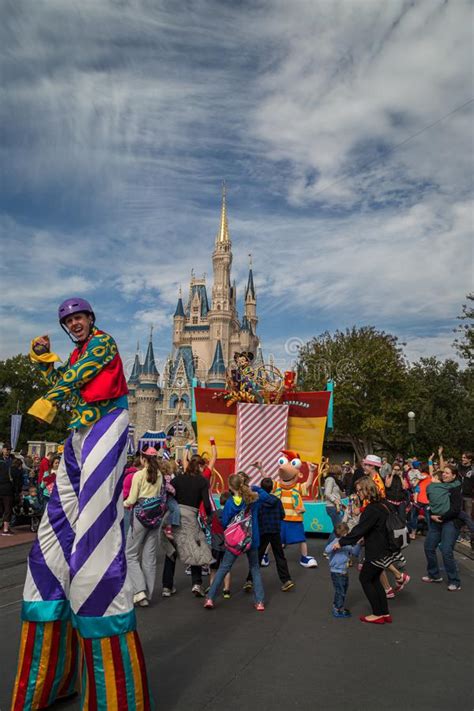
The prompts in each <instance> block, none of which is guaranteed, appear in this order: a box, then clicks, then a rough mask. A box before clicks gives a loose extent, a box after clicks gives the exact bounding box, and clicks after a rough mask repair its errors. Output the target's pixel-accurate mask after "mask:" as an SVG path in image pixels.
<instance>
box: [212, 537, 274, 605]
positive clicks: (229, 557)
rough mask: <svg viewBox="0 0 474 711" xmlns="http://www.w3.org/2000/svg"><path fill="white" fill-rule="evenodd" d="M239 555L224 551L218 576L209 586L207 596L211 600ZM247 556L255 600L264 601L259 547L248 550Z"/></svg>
mask: <svg viewBox="0 0 474 711" xmlns="http://www.w3.org/2000/svg"><path fill="white" fill-rule="evenodd" d="M238 557H239V556H237V555H234V554H233V553H231V552H230V551H226V552H225V553H224V558H223V559H222V563H221V564H220V566H219V570H218V571H217V573H216V577H215V578H214V581H213V583H212V585H211V587H210V588H209V592H208V593H207V596H206V597H208V598H209V599H210V600H213V599H214V598H215V596H216V595H217V591H218V590H219V588H220V586H221V585H222V583H223V581H224V578H225V576H226V575H227V573H230V571H231V569H232V566H233V565H234V563H235V561H236V560H237V558H238ZM247 558H248V562H249V568H250V572H251V574H252V582H253V596H254V598H255V602H264V599H265V592H264V590H263V582H262V575H261V573H260V560H259V558H258V548H251V549H250V550H249V551H247Z"/></svg>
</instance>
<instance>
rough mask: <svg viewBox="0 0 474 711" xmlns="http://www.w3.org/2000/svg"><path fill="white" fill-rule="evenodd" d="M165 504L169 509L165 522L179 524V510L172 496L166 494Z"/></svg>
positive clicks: (173, 524) (172, 524)
mask: <svg viewBox="0 0 474 711" xmlns="http://www.w3.org/2000/svg"><path fill="white" fill-rule="evenodd" d="M166 506H167V508H168V511H169V514H168V521H167V523H169V525H170V526H179V525H180V524H181V512H180V510H179V504H178V502H177V501H176V499H175V498H174V496H168V498H167V500H166Z"/></svg>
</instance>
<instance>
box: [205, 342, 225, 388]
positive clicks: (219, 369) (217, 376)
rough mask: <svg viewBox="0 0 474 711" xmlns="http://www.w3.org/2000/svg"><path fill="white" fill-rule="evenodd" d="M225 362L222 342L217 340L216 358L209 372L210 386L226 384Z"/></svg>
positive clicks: (218, 386) (215, 386)
mask: <svg viewBox="0 0 474 711" xmlns="http://www.w3.org/2000/svg"><path fill="white" fill-rule="evenodd" d="M225 372H226V367H225V362H224V356H223V353H222V343H221V342H220V341H217V343H216V350H215V351H214V358H213V360H212V364H211V367H210V368H209V373H208V387H210V388H222V387H223V386H224V385H225Z"/></svg>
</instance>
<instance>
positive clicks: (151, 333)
mask: <svg viewBox="0 0 474 711" xmlns="http://www.w3.org/2000/svg"><path fill="white" fill-rule="evenodd" d="M152 339H153V324H152V323H151V324H150V341H151V340H152Z"/></svg>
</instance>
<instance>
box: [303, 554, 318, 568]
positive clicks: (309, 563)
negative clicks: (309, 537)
mask: <svg viewBox="0 0 474 711" xmlns="http://www.w3.org/2000/svg"><path fill="white" fill-rule="evenodd" d="M300 565H302V566H303V568H317V567H318V562H317V560H316V558H314V557H313V556H312V555H302V556H301V558H300Z"/></svg>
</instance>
